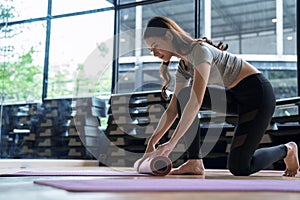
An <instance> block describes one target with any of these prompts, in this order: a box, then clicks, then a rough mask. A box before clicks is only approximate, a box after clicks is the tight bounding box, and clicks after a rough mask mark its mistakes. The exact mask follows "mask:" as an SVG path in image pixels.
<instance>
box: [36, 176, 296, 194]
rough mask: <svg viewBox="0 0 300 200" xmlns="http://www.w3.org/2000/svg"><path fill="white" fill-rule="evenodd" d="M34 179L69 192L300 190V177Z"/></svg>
mask: <svg viewBox="0 0 300 200" xmlns="http://www.w3.org/2000/svg"><path fill="white" fill-rule="evenodd" d="M34 183H35V184H40V185H46V186H52V187H55V188H59V189H64V190H67V191H70V192H141V191H157V192H159V191H177V192H179V191H180V192H185V191H186V192H191V191H198V192H200V191H215V192H218V191H219V192H222V191H223V192H224V191H240V192H241V191H243V192H266V191H273V192H300V180H254V179H251V180H245V179H241V180H236V179H234V180H228V179H226V180H225V179H178V178H173V179H172V178H171V179H170V178H145V179H99V180H95V179H94V180H38V181H35V182H34Z"/></svg>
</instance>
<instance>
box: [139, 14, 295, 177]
mask: <svg viewBox="0 0 300 200" xmlns="http://www.w3.org/2000/svg"><path fill="white" fill-rule="evenodd" d="M144 39H145V42H146V44H147V46H148V48H149V49H150V51H151V52H152V53H153V54H154V56H156V57H158V58H160V59H161V60H162V64H161V75H162V77H164V79H165V82H164V85H163V88H162V93H163V94H165V92H166V90H167V88H168V86H169V83H170V79H171V77H170V74H169V73H168V64H169V62H170V59H171V57H172V56H175V57H177V58H179V59H180V61H179V65H178V69H177V71H176V74H175V76H176V77H175V78H176V81H175V89H174V93H173V94H174V95H173V96H172V99H171V101H170V104H169V106H168V108H167V109H166V110H165V112H164V113H163V115H162V117H161V119H160V121H159V123H158V126H157V128H156V129H155V131H154V133H153V135H152V136H151V137H150V139H149V142H148V145H147V148H146V153H145V154H144V156H143V158H142V159H140V160H138V161H137V165H139V163H141V162H142V160H144V159H145V158H147V157H149V156H158V155H163V156H169V154H170V153H171V152H172V151H173V149H174V148H175V146H176V144H177V143H178V141H179V139H181V138H182V137H183V136H184V138H188V137H190V138H191V140H192V141H191V142H190V143H191V145H190V146H189V147H188V149H187V155H188V160H187V161H186V162H185V163H184V164H182V165H181V166H179V167H178V168H176V169H173V170H172V171H171V174H204V171H205V168H204V166H203V162H202V157H201V153H200V137H199V134H196V133H197V129H198V127H199V120H198V117H197V114H198V111H199V109H200V108H204V109H214V108H218V106H213V105H212V99H211V98H210V97H211V94H214V95H215V96H218V93H220V95H221V96H222V94H224V95H223V96H225V97H226V98H223V99H222V98H220V99H219V101H220V105H225V106H226V112H227V113H231V114H237V115H238V123H237V125H236V127H235V131H234V136H233V139H232V143H231V149H230V152H229V156H228V168H229V170H230V172H231V173H232V174H234V175H242V176H247V175H250V174H253V173H255V172H258V171H259V170H262V169H264V168H266V167H268V166H270V165H271V164H272V163H274V162H276V161H278V160H280V159H284V161H285V164H286V170H285V172H284V175H285V176H295V175H296V174H297V172H298V170H299V161H298V149H297V145H296V144H295V143H294V142H289V143H287V144H282V145H278V146H274V147H269V148H260V149H257V148H258V145H259V142H260V141H261V138H262V136H263V135H264V133H265V131H266V128H267V127H268V125H269V123H270V120H271V118H272V115H273V112H274V109H275V97H274V93H273V88H272V86H271V84H270V83H269V81H268V80H267V79H266V78H265V77H264V76H263V75H262V74H261V73H260V72H259V71H258V70H257V69H256V68H255V67H253V66H252V65H250V64H249V63H248V62H246V61H244V60H242V59H240V58H238V57H236V56H235V55H233V54H230V53H229V52H227V51H226V49H227V46H226V45H223V44H222V43H220V44H219V45H215V44H213V43H212V42H211V41H209V40H207V39H205V38H204V39H194V38H192V37H190V36H189V35H188V34H187V33H186V32H185V31H184V30H183V29H182V28H181V27H179V25H177V24H176V23H175V22H174V21H173V20H171V19H169V18H166V17H154V18H152V19H151V20H150V21H149V22H148V24H147V27H146V29H145V32H144ZM212 85H218V86H222V87H211V86H212ZM221 101H223V102H221ZM216 111H217V110H216ZM177 117H180V121H179V122H178V125H177V127H176V129H175V131H174V133H173V135H172V136H171V138H170V140H169V141H168V142H166V143H164V144H162V145H159V146H158V147H157V148H156V145H157V143H158V142H159V140H160V139H161V138H162V136H163V135H164V134H165V133H166V132H167V131H168V129H169V128H170V127H171V125H172V124H173V122H174V121H175V119H176V118H177ZM195 127H196V128H195Z"/></svg>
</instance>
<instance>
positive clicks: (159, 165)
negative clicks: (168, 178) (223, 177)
mask: <svg viewBox="0 0 300 200" xmlns="http://www.w3.org/2000/svg"><path fill="white" fill-rule="evenodd" d="M171 169H172V161H171V160H170V158H168V157H165V156H157V157H154V158H151V159H149V158H147V159H145V160H144V161H143V162H142V163H141V164H140V166H139V167H138V169H137V171H138V173H141V174H152V175H155V176H165V175H167V174H169V172H170V171H171Z"/></svg>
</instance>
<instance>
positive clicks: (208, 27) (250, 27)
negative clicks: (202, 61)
mask: <svg viewBox="0 0 300 200" xmlns="http://www.w3.org/2000/svg"><path fill="white" fill-rule="evenodd" d="M209 2H211V4H210V3H209ZM280 2H282V4H279V3H280ZM202 5H203V7H202V12H204V14H203V13H202V16H205V17H207V18H202V21H201V23H200V24H201V25H202V26H201V30H202V35H203V36H208V37H210V38H212V40H213V41H214V42H215V43H217V42H219V41H223V42H225V43H227V44H228V45H229V49H228V51H230V52H232V53H235V54H240V57H243V58H244V59H245V60H247V61H248V62H250V63H251V64H253V65H254V66H255V67H257V68H258V69H259V70H260V71H262V72H263V73H264V75H265V76H266V77H267V78H268V79H269V80H270V81H271V83H272V85H273V88H274V91H275V95H276V98H277V99H279V98H286V97H293V96H297V94H298V93H297V90H298V89H297V72H296V69H297V57H296V44H297V42H296V35H297V33H296V1H295V0H288V1H276V0H269V1H247V0H228V1H222V0H212V1H204V0H203V1H202ZM207 8H210V10H211V16H210V13H209V12H206V10H207ZM207 19H209V20H207ZM208 22H209V23H208Z"/></svg>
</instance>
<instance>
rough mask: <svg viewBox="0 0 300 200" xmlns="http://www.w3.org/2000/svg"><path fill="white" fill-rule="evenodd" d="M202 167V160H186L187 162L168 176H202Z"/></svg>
mask: <svg viewBox="0 0 300 200" xmlns="http://www.w3.org/2000/svg"><path fill="white" fill-rule="evenodd" d="M204 170H205V168H204V165H203V161H202V159H193V160H188V161H187V162H185V163H183V164H182V165H180V166H179V167H178V168H175V169H173V170H172V171H171V172H170V173H169V174H170V175H183V174H190V175H204Z"/></svg>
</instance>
